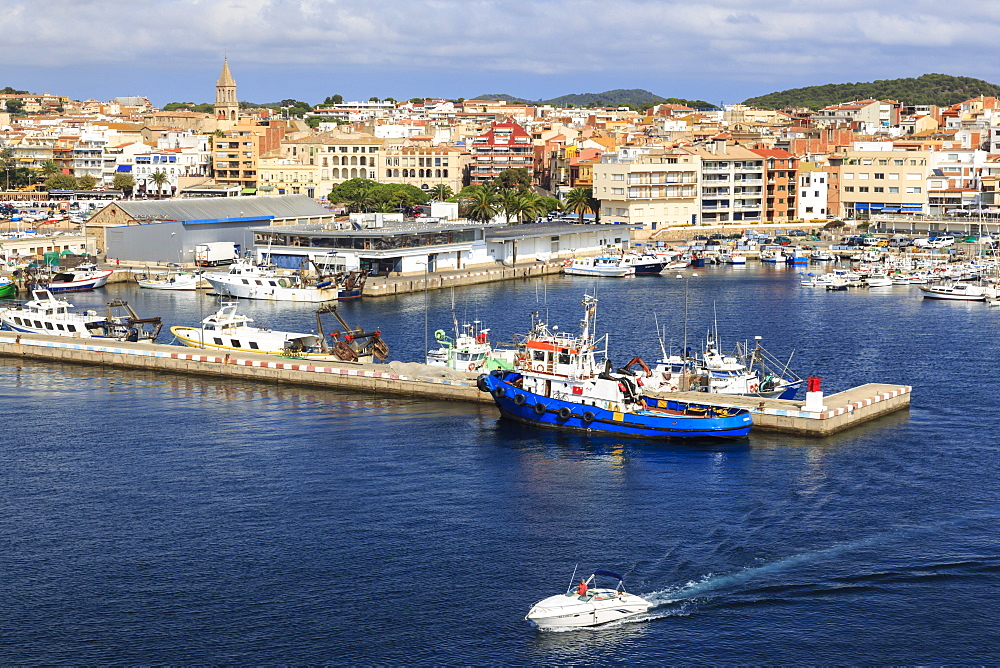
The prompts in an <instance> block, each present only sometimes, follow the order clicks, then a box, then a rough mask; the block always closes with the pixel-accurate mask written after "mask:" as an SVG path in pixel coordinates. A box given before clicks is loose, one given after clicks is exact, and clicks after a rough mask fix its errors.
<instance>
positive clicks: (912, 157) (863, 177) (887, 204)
mask: <svg viewBox="0 0 1000 668" xmlns="http://www.w3.org/2000/svg"><path fill="white" fill-rule="evenodd" d="M862 147H863V148H865V149H870V148H872V146H870V145H867V144H865V145H862ZM879 148H880V149H881V150H848V151H845V152H843V153H840V154H837V155H836V156H831V157H830V160H831V164H835V163H837V162H840V163H841V164H840V188H841V191H840V202H841V212H842V213H843V215H844V216H847V217H848V218H867V217H868V216H869V215H870V214H877V213H909V214H926V213H928V197H927V177H928V175H929V173H930V172H929V169H930V168H929V164H928V162H929V153H928V152H927V151H906V150H894V147H893V145H892V144H891V143H890V142H884V143H883V145H882V146H881V147H879Z"/></svg>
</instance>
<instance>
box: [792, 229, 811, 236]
mask: <svg viewBox="0 0 1000 668" xmlns="http://www.w3.org/2000/svg"><path fill="white" fill-rule="evenodd" d="M788 236H790V237H807V236H809V233H808V232H806V231H805V230H789V231H788Z"/></svg>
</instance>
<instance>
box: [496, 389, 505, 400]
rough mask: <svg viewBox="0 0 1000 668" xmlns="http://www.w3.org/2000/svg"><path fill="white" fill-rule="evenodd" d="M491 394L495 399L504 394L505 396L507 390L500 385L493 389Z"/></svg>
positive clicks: (500, 397)
mask: <svg viewBox="0 0 1000 668" xmlns="http://www.w3.org/2000/svg"><path fill="white" fill-rule="evenodd" d="M493 396H494V397H495V398H497V399H503V398H504V397H505V396H507V391H506V390H504V389H503V388H502V387H498V388H497V389H495V390H493Z"/></svg>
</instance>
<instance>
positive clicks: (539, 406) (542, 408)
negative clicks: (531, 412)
mask: <svg viewBox="0 0 1000 668" xmlns="http://www.w3.org/2000/svg"><path fill="white" fill-rule="evenodd" d="M535 413H537V414H538V415H545V404H543V403H542V402H541V401H539V402H538V403H537V404H535Z"/></svg>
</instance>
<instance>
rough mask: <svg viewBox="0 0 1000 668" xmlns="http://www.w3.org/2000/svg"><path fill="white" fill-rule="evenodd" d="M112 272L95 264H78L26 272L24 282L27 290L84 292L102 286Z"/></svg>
mask: <svg viewBox="0 0 1000 668" xmlns="http://www.w3.org/2000/svg"><path fill="white" fill-rule="evenodd" d="M113 273H115V272H114V270H113V269H98V268H97V266H96V265H80V266H78V267H76V268H75V269H66V270H63V271H53V270H46V271H40V272H32V273H29V274H28V276H27V280H26V283H27V286H28V289H29V290H48V291H49V292H52V293H59V292H85V291H87V290H94V289H95V288H99V287H102V286H103V285H104V284H105V283H107V282H108V277H109V276H111V274H113Z"/></svg>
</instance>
